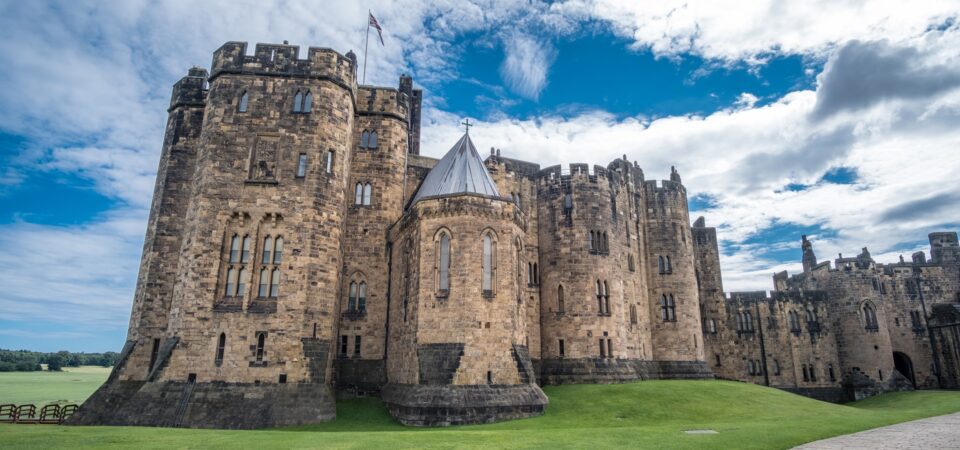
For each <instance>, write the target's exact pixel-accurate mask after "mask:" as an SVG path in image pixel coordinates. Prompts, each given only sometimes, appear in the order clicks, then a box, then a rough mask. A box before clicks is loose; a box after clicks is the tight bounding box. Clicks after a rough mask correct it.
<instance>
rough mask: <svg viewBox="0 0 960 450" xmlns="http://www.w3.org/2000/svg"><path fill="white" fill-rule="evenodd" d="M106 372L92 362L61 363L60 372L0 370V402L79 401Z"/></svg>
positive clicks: (100, 381)
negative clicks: (73, 364) (62, 365)
mask: <svg viewBox="0 0 960 450" xmlns="http://www.w3.org/2000/svg"><path fill="white" fill-rule="evenodd" d="M108 375H110V369H109V368H105V367H96V366H83V367H65V368H64V369H63V372H0V403H16V404H18V405H19V404H22V403H33V404H35V405H37V407H40V406H42V405H46V404H48V403H60V404H63V403H76V404H78V405H79V404H80V403H82V402H83V401H84V400H86V399H87V397H89V396H90V394H92V393H93V391H95V390H97V388H98V387H100V385H101V384H103V382H104V381H105V380H106V379H107V376H108Z"/></svg>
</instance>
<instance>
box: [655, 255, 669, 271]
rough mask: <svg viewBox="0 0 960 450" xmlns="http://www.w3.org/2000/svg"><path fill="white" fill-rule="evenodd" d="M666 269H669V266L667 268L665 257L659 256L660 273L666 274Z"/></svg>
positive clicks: (658, 267)
mask: <svg viewBox="0 0 960 450" xmlns="http://www.w3.org/2000/svg"><path fill="white" fill-rule="evenodd" d="M666 267H667V266H666V264H665V263H664V261H663V256H657V270H658V271H659V272H660V273H665V271H666Z"/></svg>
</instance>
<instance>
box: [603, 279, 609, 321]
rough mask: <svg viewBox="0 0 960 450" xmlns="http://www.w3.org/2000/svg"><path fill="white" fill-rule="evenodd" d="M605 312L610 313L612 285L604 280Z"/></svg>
mask: <svg viewBox="0 0 960 450" xmlns="http://www.w3.org/2000/svg"><path fill="white" fill-rule="evenodd" d="M603 312H604V313H605V314H607V315H610V286H609V285H607V280H603Z"/></svg>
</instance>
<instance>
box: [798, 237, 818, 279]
mask: <svg viewBox="0 0 960 450" xmlns="http://www.w3.org/2000/svg"><path fill="white" fill-rule="evenodd" d="M801 239H802V241H801V242H802V243H801V245H800V247H801V248H802V249H803V271H804V272H809V271H811V270H813V268H814V267H815V266H816V265H817V255H816V254H814V253H813V244H812V243H810V241H808V240H807V235H803V237H802V238H801Z"/></svg>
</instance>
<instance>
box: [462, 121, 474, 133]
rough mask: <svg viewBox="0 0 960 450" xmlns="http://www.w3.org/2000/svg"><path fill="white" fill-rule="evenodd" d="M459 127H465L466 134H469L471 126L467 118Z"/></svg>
mask: <svg viewBox="0 0 960 450" xmlns="http://www.w3.org/2000/svg"><path fill="white" fill-rule="evenodd" d="M460 125H463V126H465V127H467V134H470V127H471V126H473V124H472V123H470V119H469V118H468V119H465V120H464V121H463V122H460Z"/></svg>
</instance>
